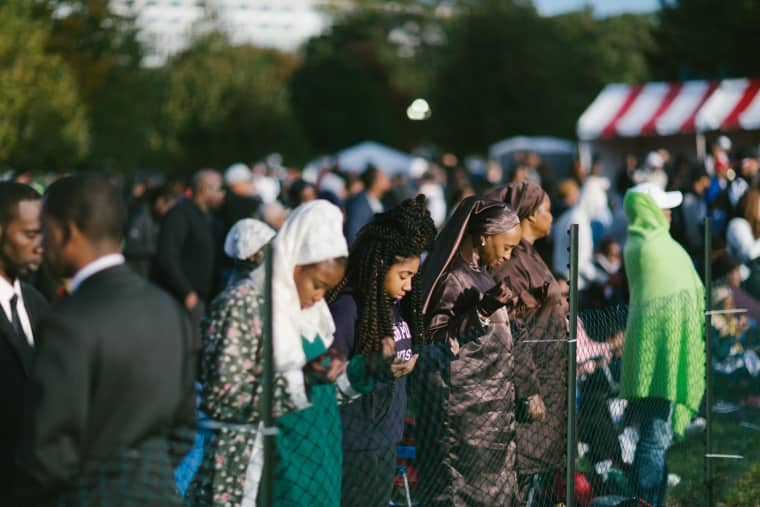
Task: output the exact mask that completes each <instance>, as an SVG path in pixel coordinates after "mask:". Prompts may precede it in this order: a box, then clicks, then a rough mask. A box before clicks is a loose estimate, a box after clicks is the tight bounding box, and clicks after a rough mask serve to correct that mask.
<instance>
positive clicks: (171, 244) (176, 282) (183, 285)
mask: <svg viewBox="0 0 760 507" xmlns="http://www.w3.org/2000/svg"><path fill="white" fill-rule="evenodd" d="M182 211H183V210H182V209H180V208H179V207H176V208H174V209H173V210H171V211H170V212H169V213H168V214H167V215H166V216H165V217H164V220H163V222H162V223H161V232H160V234H159V238H158V254H157V256H156V262H157V264H158V268H159V271H160V273H161V280H162V281H163V282H164V284H165V285H166V287H167V288H168V289H169V290H170V291H171V292H172V293H173V294H175V295H176V296H178V297H179V298H180V299H183V300H184V298H185V296H187V295H188V294H190V293H191V292H193V285H192V283H191V282H190V280H189V279H188V277H187V276H186V275H185V273H184V272H183V270H182V266H183V262H182V247H183V245H184V243H185V240H186V238H187V236H188V234H190V220H189V219H188V217H187V215H186V214H185V213H183V212H182Z"/></svg>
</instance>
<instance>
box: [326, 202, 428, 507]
mask: <svg viewBox="0 0 760 507" xmlns="http://www.w3.org/2000/svg"><path fill="white" fill-rule="evenodd" d="M434 238H435V226H434V225H433V220H432V219H431V217H430V213H429V212H428V210H427V208H426V204H425V197H424V196H422V195H420V196H417V198H416V199H407V200H405V201H403V202H402V203H401V204H400V205H399V206H397V207H395V208H392V209H391V210H389V211H386V212H384V213H380V214H378V215H375V217H374V219H373V220H372V221H371V222H369V223H368V224H367V225H366V226H364V227H363V228H362V229H361V231H360V232H359V235H358V236H357V238H356V240H355V242H354V243H353V245H352V247H351V252H350V254H349V258H348V267H347V269H346V276H345V278H344V279H343V281H342V282H341V283H340V284H339V285H338V286H337V287H336V289H334V290H333V291H332V292H331V294H329V295H328V298H327V299H328V302H329V303H331V304H330V310H331V311H332V314H333V318H334V319H335V342H334V345H333V346H334V347H336V348H337V350H338V351H339V352H340V353H341V354H342V355H343V356H344V357H348V358H350V357H352V356H354V355H356V354H363V355H370V354H372V353H376V352H378V351H381V350H382V342H383V340H386V341H387V340H391V343H394V342H395V345H394V348H395V351H396V357H395V359H394V361H393V362H392V363H391V364H390V366H389V367H386V368H385V370H386V375H385V382H381V383H378V384H376V386H375V388H374V390H373V391H372V393H370V394H368V395H364V396H362V397H361V398H359V399H357V400H356V401H353V402H352V403H349V404H347V405H343V406H342V407H341V419H342V422H343V488H342V494H341V497H342V502H341V504H342V505H343V506H344V507H345V506H353V505H357V506H362V507H364V506H370V507H372V506H377V507H386V506H387V505H388V502H389V500H390V496H391V491H392V488H393V477H394V475H395V463H396V448H395V446H396V444H397V443H398V442H399V440H401V437H402V435H403V431H404V415H405V412H406V378H405V376H406V375H407V374H409V373H410V372H411V371H412V369H413V368H414V365H415V363H416V361H417V354H414V353H413V352H414V351H415V350H420V347H422V346H423V345H425V343H426V340H425V329H424V324H423V322H422V303H421V297H420V287H419V280H418V278H417V276H416V275H417V272H418V271H419V267H420V256H421V255H422V253H423V252H425V251H426V250H428V248H429V247H430V245H431V244H432V242H433V239H434Z"/></svg>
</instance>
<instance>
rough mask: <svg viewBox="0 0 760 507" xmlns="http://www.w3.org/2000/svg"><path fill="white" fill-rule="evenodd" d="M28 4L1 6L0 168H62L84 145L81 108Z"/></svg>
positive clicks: (12, 2)
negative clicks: (47, 48)
mask: <svg viewBox="0 0 760 507" xmlns="http://www.w3.org/2000/svg"><path fill="white" fill-rule="evenodd" d="M28 5H29V4H28V2H23V1H22V0H8V1H7V2H6V3H4V4H3V5H2V6H0V165H3V166H5V167H6V168H13V169H16V170H42V169H45V170H56V169H58V170H61V169H66V168H69V167H71V165H72V164H76V163H77V162H78V161H79V160H81V157H82V156H83V155H84V153H85V151H86V148H87V144H88V132H87V120H86V115H85V110H84V108H83V106H82V104H81V102H80V100H79V97H78V92H77V86H76V82H75V81H74V78H73V76H72V74H71V71H70V69H69V68H68V66H67V65H66V64H65V63H64V62H63V60H62V59H61V58H60V57H58V56H56V55H51V54H48V53H47V52H46V50H45V46H46V44H47V43H48V40H49V32H48V27H47V26H46V24H45V23H43V22H40V21H37V20H35V19H34V18H33V17H32V12H31V9H30V8H29V7H28Z"/></svg>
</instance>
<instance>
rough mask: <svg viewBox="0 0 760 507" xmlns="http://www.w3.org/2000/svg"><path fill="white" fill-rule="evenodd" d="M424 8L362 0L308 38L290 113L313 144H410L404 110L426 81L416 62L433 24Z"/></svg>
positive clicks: (327, 148) (326, 148)
mask: <svg viewBox="0 0 760 507" xmlns="http://www.w3.org/2000/svg"><path fill="white" fill-rule="evenodd" d="M409 3H410V2H407V4H409ZM426 13H427V10H426V9H421V10H404V9H398V10H391V11H386V10H383V9H380V8H378V3H377V2H366V1H365V2H361V3H359V4H358V5H357V6H356V9H355V10H353V11H351V12H350V13H348V14H346V13H344V14H342V15H340V14H339V15H336V19H335V22H334V24H333V26H332V27H331V28H330V30H329V31H327V32H326V33H324V34H322V35H320V36H318V37H315V38H313V39H311V40H310V41H308V43H307V44H306V45H305V47H304V50H303V64H302V66H301V67H300V68H299V69H298V70H297V71H296V73H295V74H294V76H293V80H292V82H291V90H292V94H293V106H294V109H295V112H296V115H297V118H298V120H299V121H300V122H301V123H302V124H303V126H304V129H305V131H306V134H307V136H308V139H309V141H310V142H311V144H312V146H313V147H314V148H315V149H316V150H317V151H319V152H327V153H329V152H332V151H335V150H338V149H340V148H343V147H346V146H348V145H350V144H353V143H355V142H358V141H361V140H366V139H373V140H376V141H379V142H383V143H387V144H390V145H395V146H399V147H402V148H412V147H413V146H414V143H415V141H417V139H414V138H413V137H410V136H411V134H412V132H411V129H410V125H409V123H408V120H407V119H406V115H405V111H406V107H407V106H408V105H409V103H410V101H411V100H412V99H413V98H414V97H415V96H416V95H418V94H419V93H421V91H422V90H424V89H425V88H426V86H427V79H428V75H429V74H428V72H427V68H426V66H425V65H420V62H421V61H422V60H423V55H424V54H425V52H426V50H427V47H428V46H427V44H426V41H425V37H426V36H427V35H428V32H429V31H430V30H432V29H434V26H433V27H431V26H430V25H431V20H430V18H429V17H428V16H426ZM326 127H328V128H326Z"/></svg>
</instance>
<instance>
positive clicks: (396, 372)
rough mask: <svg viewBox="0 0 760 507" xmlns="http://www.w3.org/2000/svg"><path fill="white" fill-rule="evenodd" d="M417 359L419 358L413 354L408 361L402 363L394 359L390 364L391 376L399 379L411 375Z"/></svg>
mask: <svg viewBox="0 0 760 507" xmlns="http://www.w3.org/2000/svg"><path fill="white" fill-rule="evenodd" d="M418 357H420V355H419V354H414V355H413V356H412V358H411V359H410V360H408V361H402V360H401V359H398V358H396V359H394V360H393V362H392V363H391V373H392V374H393V377H394V378H399V377H403V376H405V375H409V374H410V373H412V370H414V365H415V364H417V358H418Z"/></svg>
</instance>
